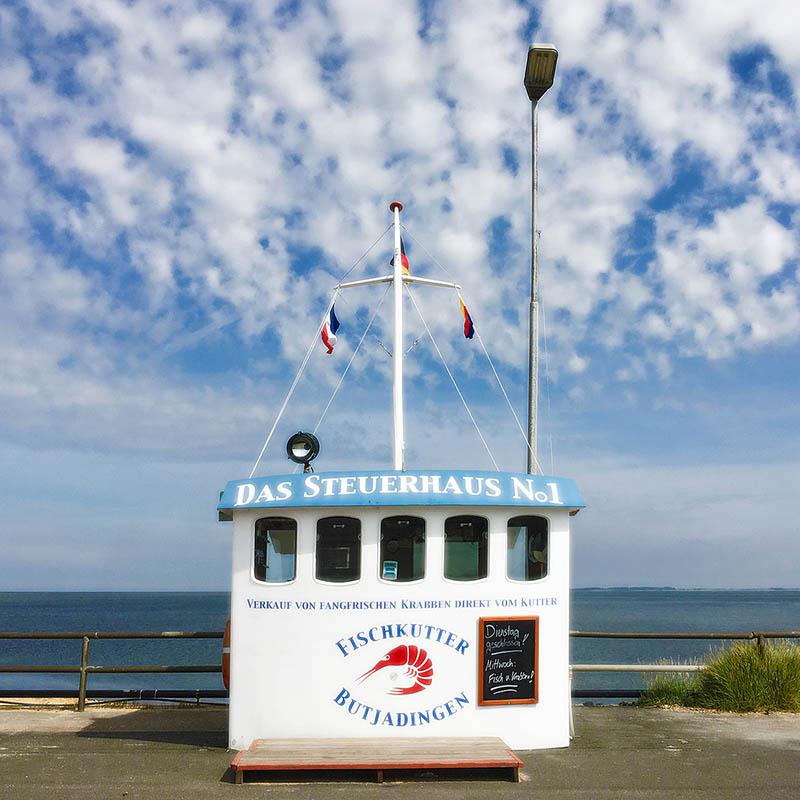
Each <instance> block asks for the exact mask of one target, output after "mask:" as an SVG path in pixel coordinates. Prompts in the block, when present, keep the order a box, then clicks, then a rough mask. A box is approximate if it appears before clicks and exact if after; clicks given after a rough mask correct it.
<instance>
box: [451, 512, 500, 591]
mask: <svg viewBox="0 0 800 800" xmlns="http://www.w3.org/2000/svg"><path fill="white" fill-rule="evenodd" d="M488 550H489V523H488V522H487V520H486V519H484V518H483V517H470V516H466V515H465V516H461V517H449V518H448V519H446V520H445V523H444V576H445V578H450V579H451V580H454V581H474V580H477V579H478V578H485V577H486V575H487V571H486V567H487V564H488V558H487V555H488Z"/></svg>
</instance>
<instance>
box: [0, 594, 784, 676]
mask: <svg viewBox="0 0 800 800" xmlns="http://www.w3.org/2000/svg"><path fill="white" fill-rule="evenodd" d="M571 599H572V608H571V622H570V627H571V628H572V629H573V630H581V631H625V632H629V631H659V632H664V631H668V632H687V631H695V632H706V633H709V632H718V633H720V632H750V631H790V630H791V631H797V630H800V590H786V589H772V590H748V591H735V590H728V591H717V590H677V589H626V588H620V589H575V590H573V591H572V597H571ZM229 609H230V595H229V594H228V593H227V592H41V593H39V592H5V593H0V631H51V632H52V631H221V630H222V629H223V627H224V625H225V620H226V619H227V617H228V615H229ZM728 644H729V645H730V644H731V643H728ZM720 646H722V642H719V641H714V640H710V639H709V640H680V639H677V640H676V639H672V640H658V639H645V640H641V639H639V640H637V639H631V640H628V639H573V640H572V642H571V661H572V663H573V664H590V663H595V664H650V663H657V662H659V661H661V660H665V659H666V660H672V661H676V662H687V661H693V660H695V659H698V658H702V657H703V656H705V655H706V654H708V652H709V650H710V649H712V648H713V649H718V648H719V647H720ZM221 647H222V642H221V640H220V639H195V640H187V639H166V640H142V639H126V640H92V641H91V645H90V656H89V663H90V664H94V665H101V664H102V665H145V664H170V665H186V664H207V665H213V664H219V663H220V653H221ZM80 655H81V641H80V640H39V641H30V640H0V663H2V664H48V665H64V666H78V665H79V664H80ZM88 680H89V684H88V685H89V688H90V689H110V688H114V689H119V688H124V689H156V688H157V689H167V690H169V689H222V688H223V687H222V679H221V677H220V675H219V674H202V673H200V674H181V673H170V674H155V675H153V674H150V675H147V674H144V675H140V674H127V675H97V674H93V675H90V676H89V679H88ZM77 686H78V676H77V675H75V674H2V673H0V689H28V690H32V689H71V690H75V689H77ZM641 686H642V678H641V676H640V675H638V674H636V673H582V672H581V673H575V676H574V680H573V687H574V688H576V689H589V688H593V689H628V688H638V687H641Z"/></svg>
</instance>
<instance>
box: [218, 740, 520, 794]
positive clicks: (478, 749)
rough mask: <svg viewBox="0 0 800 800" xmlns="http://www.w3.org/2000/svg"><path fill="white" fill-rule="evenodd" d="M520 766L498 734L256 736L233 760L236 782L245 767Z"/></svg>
mask: <svg viewBox="0 0 800 800" xmlns="http://www.w3.org/2000/svg"><path fill="white" fill-rule="evenodd" d="M521 766H522V761H520V760H519V758H517V756H516V755H515V754H514V753H513V752H512V751H511V750H510V749H509V747H508V746H507V745H506V743H505V742H503V740H502V739H499V738H496V737H463V738H439V737H436V738H432V737H428V738H416V737H415V738H410V737H409V738H386V739H383V738H380V739H377V738H372V739H366V738H365V739H256V740H255V741H254V742H253V743H252V744H251V745H250V749H249V750H243V751H242V752H240V753H238V754H237V755H236V757H235V758H234V759H233V762H232V764H231V767H232V768H233V769H234V771H235V773H236V782H237V783H240V782H241V781H240V778H243V773H244V772H245V771H254V772H255V771H270V770H359V769H363V770H375V771H376V774H377V778H378V780H379V781H381V780H383V771H384V770H386V769H457V768H460V769H463V768H468V769H488V768H509V769H511V770H512V776H513V777H512V779H513V780H519V767H521Z"/></svg>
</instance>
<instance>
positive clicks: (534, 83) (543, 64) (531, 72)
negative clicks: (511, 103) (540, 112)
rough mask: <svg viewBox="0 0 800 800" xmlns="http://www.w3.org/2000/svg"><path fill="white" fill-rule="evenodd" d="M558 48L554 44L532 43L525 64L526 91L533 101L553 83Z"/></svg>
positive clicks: (539, 97) (538, 98)
mask: <svg viewBox="0 0 800 800" xmlns="http://www.w3.org/2000/svg"><path fill="white" fill-rule="evenodd" d="M556 61H558V50H556V47H555V45H552V44H532V45H531V46H530V48H529V49H528V61H527V63H526V65H525V91H526V92H527V93H528V97H529V98H530V101H531V102H532V103H534V102H537V101H538V100H540V99H541V97H542V95H543V94H544V93H545V92H546V91H547V90H548V89H549V88H550V87H551V86H552V85H553V81H554V80H555V76H556Z"/></svg>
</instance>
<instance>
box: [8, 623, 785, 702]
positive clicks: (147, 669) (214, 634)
mask: <svg viewBox="0 0 800 800" xmlns="http://www.w3.org/2000/svg"><path fill="white" fill-rule="evenodd" d="M569 635H570V637H571V638H573V639H708V640H751V641H753V642H754V643H755V645H756V646H757V647H759V648H763V647H764V642H765V640H767V639H798V640H800V631H751V632H749V633H748V632H727V633H695V632H691V633H683V632H651V631H647V632H645V631H632V632H627V633H623V632H617V631H570V634H569ZM222 636H223V633H222V631H161V632H154V631H124V632H118V631H95V632H71V633H50V632H31V633H7V632H0V640H2V639H17V640H19V639H40V640H41V639H80V640H82V647H81V661H80V665H79V666H62V665H31V664H27V665H24V664H23V665H0V673H22V674H34V673H51V674H57V673H73V674H78V675H79V685H78V711H83V710H84V708H85V707H86V698H87V695H88V694H89V693H88V691H87V686H86V684H87V678H88V676H89V675H94V674H153V673H187V674H188V673H202V672H205V673H209V672H210V673H215V672H216V673H220V672H222V666H221V664H206V665H173V666H160V665H142V666H119V665H104V666H93V665H90V664H89V645H90V642H91V641H92V640H93V639H94V640H97V639H222ZM704 668H705V667H704V665H702V664H572V666H571V669H572V671H573V672H640V673H645V672H696V671H699V670H702V669H704ZM2 694H5V695H8V692H3V693H2ZM65 694H69V692H64V691H63V690H39V691H35V692H30V691H26V690H20V691H19V695H20V696H51V697H52V696H64V695H65ZM91 694H92V695H93V696H97V697H107V698H111V697H129V698H130V697H135V698H137V699H151V700H155V699H166V698H167V697H175V698H185V697H196V698H199V697H201V696H203V697H217V698H222V697H227V692H225V691H222V690H206V691H202V690H194V691H182V690H175V691H160V690H152V689H151V690H146V689H143V690H135V691H134V690H125V689H123V690H108V691H99V692H92V693H91ZM639 694H641V690H637V689H625V690H622V689H619V690H618V689H583V690H574V691H573V697H609V698H612V697H632V696H637V695H639Z"/></svg>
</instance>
